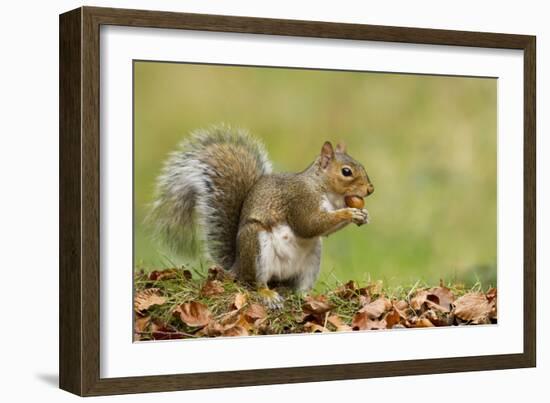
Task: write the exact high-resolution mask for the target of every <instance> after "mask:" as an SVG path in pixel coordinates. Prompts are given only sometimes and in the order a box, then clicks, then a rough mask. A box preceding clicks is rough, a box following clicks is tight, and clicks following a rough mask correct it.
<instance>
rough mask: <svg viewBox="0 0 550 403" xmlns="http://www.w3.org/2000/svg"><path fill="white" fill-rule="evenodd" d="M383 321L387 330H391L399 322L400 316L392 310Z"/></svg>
mask: <svg viewBox="0 0 550 403" xmlns="http://www.w3.org/2000/svg"><path fill="white" fill-rule="evenodd" d="M384 320H385V321H386V326H387V327H388V329H391V328H393V327H394V326H395V325H397V324H398V323H399V322H400V321H401V315H400V314H399V311H398V310H397V309H395V308H394V309H392V310H391V311H389V312H388V313H387V315H386V317H385V318H384Z"/></svg>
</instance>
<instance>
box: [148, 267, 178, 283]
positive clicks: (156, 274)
mask: <svg viewBox="0 0 550 403" xmlns="http://www.w3.org/2000/svg"><path fill="white" fill-rule="evenodd" d="M177 275H178V269H164V270H153V271H152V272H151V273H149V280H151V281H161V280H170V279H173V278H176V277H177Z"/></svg>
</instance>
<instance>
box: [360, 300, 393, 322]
mask: <svg viewBox="0 0 550 403" xmlns="http://www.w3.org/2000/svg"><path fill="white" fill-rule="evenodd" d="M391 307H392V304H391V302H390V300H389V299H387V298H384V297H381V298H378V299H377V300H375V301H372V302H371V303H369V304H367V305H365V306H364V307H363V308H361V309H360V310H359V312H365V313H366V314H367V315H368V317H369V318H370V319H378V318H379V317H380V316H382V314H384V312H386V311H387V310H389V309H391Z"/></svg>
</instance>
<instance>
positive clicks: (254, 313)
mask: <svg viewBox="0 0 550 403" xmlns="http://www.w3.org/2000/svg"><path fill="white" fill-rule="evenodd" d="M266 316H267V312H266V310H265V308H264V307H263V306H261V305H260V304H250V305H249V306H248V308H246V310H245V312H244V318H245V319H246V321H247V322H248V323H257V321H261V320H263V319H265V318H266Z"/></svg>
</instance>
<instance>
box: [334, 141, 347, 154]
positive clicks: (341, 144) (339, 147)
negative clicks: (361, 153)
mask: <svg viewBox="0 0 550 403" xmlns="http://www.w3.org/2000/svg"><path fill="white" fill-rule="evenodd" d="M346 149H347V147H346V144H345V143H344V142H343V141H340V142H339V143H338V144H336V152H337V153H342V154H345V153H346Z"/></svg>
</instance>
